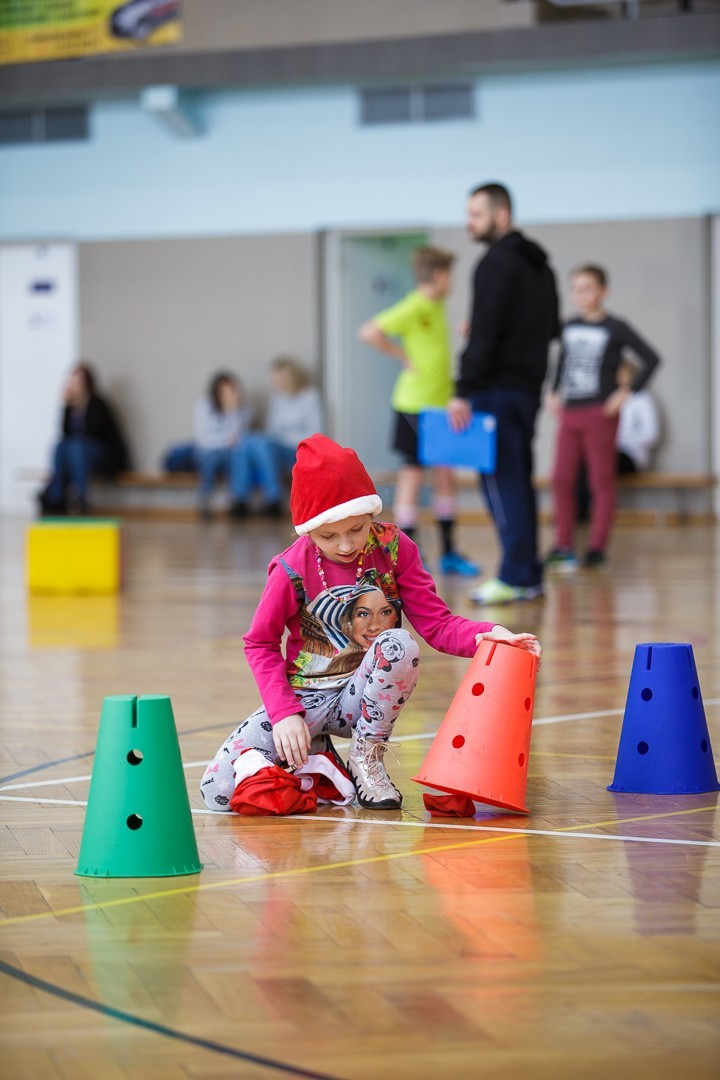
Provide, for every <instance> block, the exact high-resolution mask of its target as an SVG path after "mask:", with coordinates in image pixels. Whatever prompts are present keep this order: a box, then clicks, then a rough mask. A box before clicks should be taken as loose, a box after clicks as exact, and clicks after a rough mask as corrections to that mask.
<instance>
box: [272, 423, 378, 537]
mask: <svg viewBox="0 0 720 1080" xmlns="http://www.w3.org/2000/svg"><path fill="white" fill-rule="evenodd" d="M381 510H382V500H381V498H380V496H379V495H378V493H377V491H376V490H375V485H374V484H373V482H372V480H371V479H370V477H369V476H368V473H367V470H366V468H365V466H364V465H363V463H362V461H361V460H360V458H359V457H358V456H357V454H356V453H355V451H354V450H351V449H350V447H348V446H339V445H338V444H337V443H336V442H333V440H332V439H328V438H327V436H326V435H311V436H310V438H309V439H303V440H302V442H301V443H300V445H299V446H298V448H297V458H296V461H295V465H294V467H293V471H292V488H291V489H290V515H291V517H292V521H293V525H294V526H295V532H296V533H297V534H298V536H304V535H305V534H306V533H309V532H312V530H313V529H318V528H319V527H320V526H321V525H327V524H329V523H330V522H333V521H342V520H343V519H344V518H349V517H359V516H360V515H361V514H378V513H379V512H380V511H381Z"/></svg>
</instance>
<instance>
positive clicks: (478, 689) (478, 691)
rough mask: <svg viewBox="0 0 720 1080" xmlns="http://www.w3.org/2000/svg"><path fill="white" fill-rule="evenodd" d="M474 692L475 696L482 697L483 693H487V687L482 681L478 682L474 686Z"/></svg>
mask: <svg viewBox="0 0 720 1080" xmlns="http://www.w3.org/2000/svg"><path fill="white" fill-rule="evenodd" d="M472 692H473V694H474V695H475V697H480V695H481V694H484V693H485V687H484V686H483V684H482V683H481V682H476V683H475V685H474V686H473V688H472Z"/></svg>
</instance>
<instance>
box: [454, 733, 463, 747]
mask: <svg viewBox="0 0 720 1080" xmlns="http://www.w3.org/2000/svg"><path fill="white" fill-rule="evenodd" d="M452 744H453V746H454V747H455V749H456V750H459V749H460V747H461V746H464V745H465V736H464V735H456V736H455V738H454V739H453V741H452Z"/></svg>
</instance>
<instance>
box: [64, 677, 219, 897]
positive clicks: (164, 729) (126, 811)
mask: <svg viewBox="0 0 720 1080" xmlns="http://www.w3.org/2000/svg"><path fill="white" fill-rule="evenodd" d="M200 870H202V863H201V862H200V858H199V856H198V849H197V842H196V840H195V830H194V829H193V823H192V816H191V814H190V802H189V799H188V793H187V787H186V784H185V774H184V772H183V767H182V759H181V757H180V745H179V743H178V737H177V731H176V729H175V720H174V718H173V711H172V705H171V703H170V698H169V697H164V696H161V695H146V696H143V697H140V698H138V697H135V696H133V695H123V696H118V697H106V698H105V701H104V703H103V710H102V716H101V717H100V730H99V731H98V740H97V747H96V750H95V765H94V767H93V772H92V780H91V781H90V794H89V796H88V804H87V811H86V813H85V826H84V828H83V835H82V843H81V845H80V858H79V861H78V868H77V870H76V871H75V873H76V874H80V875H81V876H83V877H172V876H174V875H180V874H197V873H198V872H199V871H200Z"/></svg>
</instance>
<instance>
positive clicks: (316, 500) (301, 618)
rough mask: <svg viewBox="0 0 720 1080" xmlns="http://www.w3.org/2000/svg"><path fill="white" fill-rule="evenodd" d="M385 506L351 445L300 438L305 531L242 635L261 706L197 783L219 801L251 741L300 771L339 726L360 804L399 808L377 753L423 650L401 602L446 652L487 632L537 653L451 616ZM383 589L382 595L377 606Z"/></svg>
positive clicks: (486, 626) (301, 527) (295, 504)
mask: <svg viewBox="0 0 720 1080" xmlns="http://www.w3.org/2000/svg"><path fill="white" fill-rule="evenodd" d="M381 509H382V502H381V500H380V497H379V495H378V494H377V491H376V490H375V486H374V484H373V482H372V480H371V479H370V477H369V475H368V473H367V471H366V469H365V467H364V466H363V464H362V462H361V461H360V459H359V458H358V456H357V454H356V453H355V451H354V450H352V449H349V448H346V447H342V446H339V445H338V444H337V443H335V442H333V441H332V439H328V438H327V437H326V436H324V435H312V436H311V437H310V438H308V439H304V440H303V441H302V442H301V443H300V445H299V446H298V453H297V460H296V463H295V467H294V469H293V474H292V488H291V493H290V512H291V515H292V520H293V525H294V528H295V532H296V533H297V534H298V537H299V538H298V539H297V540H296V541H295V542H294V543H293V544H291V546H290V547H289V548H287V549H286V550H285V551H283V552H282V553H281V554H280V555H277V556H276V557H275V558H274V559H273V560H272V562H271V563H270V566H269V569H268V580H267V584H266V585H265V589H264V591H263V594H262V596H261V598H260V603H259V604H258V607H257V610H256V612H255V615H254V617H253V620H252V623H251V624H250V629H249V630H248V632H247V634H246V635H245V636H244V638H243V641H244V644H245V655H246V657H247V660H248V663H249V664H250V667H251V669H252V672H253V675H254V676H255V680H256V682H257V684H258V689H259V691H260V697H261V699H262V706H261V708H259V709H256V711H255V712H254V713H252V715H251V716H249V717H248V718H247V719H246V720H244V721H243V722H242V723H241V724H240V726H239V727H238V728H236V729H235V731H233V732H232V734H231V735H230V736H229V737H228V738H227V739H226V741H225V742H224V743H223V745H222V746H221V747H220V749H219V750H218V752H217V754H216V755H215V757H214V758H213V760H212V761H211V762H210V764H209V766H208V768H207V770H206V772H205V775H204V777H203V779H202V782H201V786H200V790H201V793H202V796H203V799H204V801H205V803H206V805H207V806H208V807H209V808H210V809H211V810H217V811H227V810H229V809H230V807H229V803H230V800H231V798H232V796H233V792H234V790H235V786H236V784H235V769H234V763H235V761H236V760H237V758H238V757H239V756H240V755H241V753H242V752H243V751H244V750H247V749H255V750H258V751H260V753H261V754H263V755H264V757H265V758H266V759H267V761H268V763H269V764H281V765H282V764H286V765H287V766H288V767H289V768H290V769H298V768H300V767H302V766H303V765H305V764H306V763H307V760H308V755H309V754H310V753H311V752H313V751H322V750H325V751H327V750H330V752H331V753H333V752H334V750H333V748H332V744H331V743H330V739H329V736H330V735H333V734H334V735H338V736H340V737H345V738H350V750H349V755H348V763H347V767H348V772H349V774H350V776H351V777H352V780H353V783H354V785H355V790H356V793H357V801H358V802H359V803H360V805H361V806H363V807H366V808H369V809H378V810H385V809H398V808H399V807H400V805H401V804H402V796H401V794H400V792H399V791H398V790H397V788H396V787H395V785H394V784H393V783H392V782H391V780H390V778H389V777H388V775H387V772H386V771H385V766H384V763H383V757H384V754H385V750H386V748H387V743H388V740H389V738H390V735H391V733H392V730H393V726H394V724H395V721H396V720H397V717H398V714H399V712H400V710H401V708H402V707H403V705H405V703H406V702H407V701H408V699H409V698H410V695H411V694H412V692H413V690H414V689H415V687H416V685H417V680H418V675H419V649H418V646H417V643H416V642H415V641H414V640H413V638H412V637H411V636H410V634H409V633H408V632H407V630H405V629H404V628H403V627H401V626H400V625H399V621H400V619H399V614H400V612H401V611H402V614H403V615H404V616H405V618H407V620H408V621H409V622H410V623H411V624H412V626H413V627H414V629H415V630H416V631H417V632H418V633H419V634H420V635H421V637H423V638H424V640H425V641H426V642H427V643H428V644H429V645H431V646H432V647H433V648H435V649H437V650H438V651H439V652H443V653H449V654H450V655H452V656H466V657H471V656H473V655H474V653H475V650H476V648H477V645H478V642H479V641H480V640H482V639H484V638H488V639H490V640H494V641H505V642H508V643H509V644H511V645H515V646H517V647H518V648H520V649H525V650H527V651H528V652H531V653H533V654H534V655H535V656H537V657H540V655H541V649H540V644H539V642H538V640H537V638H536V637H535V635H534V634H513V633H512V632H511V631H510V630H508V629H507V628H506V627H504V626H501V625H499V624H497V623H495V624H494V623H489V622H474V621H472V620H470V619H465V618H462V617H461V616H459V615H453V614H452V612H451V611H450V609H449V608H448V606H447V605H446V604H445V602H444V601H443V600H442V599H441V598H440V597H439V596H438V594H437V592H436V590H435V583H434V581H433V579H432V577H431V576H430V574H429V573H428V572H427V570H426V569H425V567H424V566H423V564H422V561H421V558H420V554H419V552H418V549H417V547H416V545H415V544H414V543H413V541H412V540H410V538H409V537H407V536H406V535H405V534H404V533H403V532H402V531H401V530H400V529H398V527H397V526H396V525H392V524H388V523H384V522H378V521H375V520H374V516H375V515H376V514H378V513H379V512H380V510H381ZM377 589H379V590H381V591H382V593H383V595H384V597H385V599H386V603H385V604H382V603H377V602H376V601H377V599H378V597H377V595H376V592H375V591H376V590H377ZM371 593H375V595H374V596H372V599H371ZM345 609H347V610H345ZM344 612H345V618H343V613H344ZM348 614H349V615H351V618H350V619H348ZM286 633H287V640H286V642H285V654H284V655H283V651H282V642H283V638H284V636H285V634H286Z"/></svg>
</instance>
